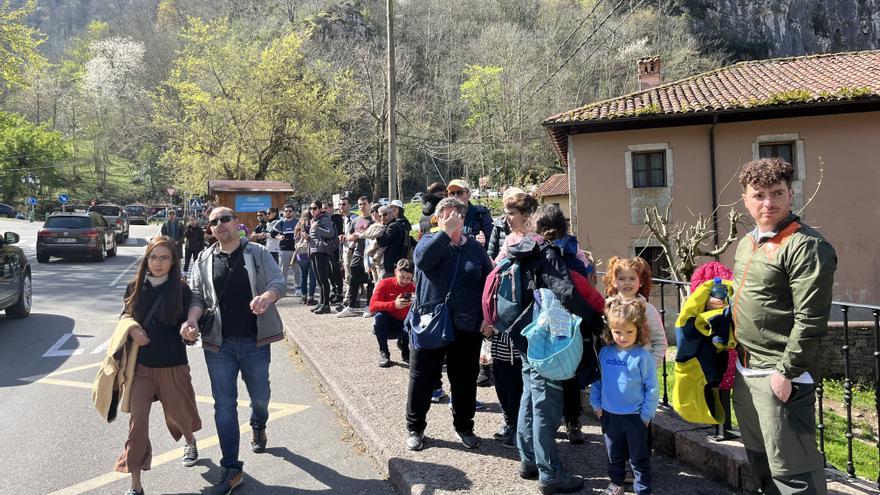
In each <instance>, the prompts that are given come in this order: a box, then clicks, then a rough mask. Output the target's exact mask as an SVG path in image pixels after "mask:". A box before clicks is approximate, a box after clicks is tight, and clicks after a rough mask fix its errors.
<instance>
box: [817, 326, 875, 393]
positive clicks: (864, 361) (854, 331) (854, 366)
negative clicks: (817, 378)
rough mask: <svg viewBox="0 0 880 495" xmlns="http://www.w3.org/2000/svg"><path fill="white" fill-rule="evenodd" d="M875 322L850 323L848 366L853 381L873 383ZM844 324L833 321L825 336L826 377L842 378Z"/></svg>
mask: <svg viewBox="0 0 880 495" xmlns="http://www.w3.org/2000/svg"><path fill="white" fill-rule="evenodd" d="M874 332H875V330H874V322H873V321H856V322H850V324H849V349H850V350H849V357H850V360H849V367H850V368H849V369H850V374H851V376H852V379H853V380H856V381H861V382H871V381H873V380H874V378H875V368H874V366H875V359H874V351H875V348H874ZM842 347H843V323H842V322H838V321H833V322H831V323H829V325H828V334H827V335H825V337H824V338H823V339H822V344H821V349H822V362H823V369H824V370H825V376H826V377H837V378H842V377H843V365H844V362H843V350H842Z"/></svg>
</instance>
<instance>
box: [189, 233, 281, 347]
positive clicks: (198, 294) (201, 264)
mask: <svg viewBox="0 0 880 495" xmlns="http://www.w3.org/2000/svg"><path fill="white" fill-rule="evenodd" d="M241 245H242V246H243V247H242V249H244V253H243V255H244V266H245V269H246V270H247V273H248V278H249V279H250V283H251V292H252V293H253V294H254V296H256V295H259V294H262V293H263V292H265V291H267V290H272V291H274V292H276V293H277V294H278V298H279V299H280V298H281V297H284V293H285V292H286V291H287V284H285V283H284V276H283V275H282V274H281V268H280V267H279V266H278V262H277V261H275V260H274V259H273V258H272V255H271V254H270V253H269V251H267V250H266V248H265V247H264V246H261V245H259V244H256V243H253V242H248V240H247V239H241ZM219 250H220V243H219V242H218V243H215V244H213V245H212V246H211V247H209V248H208V249H204V250H202V252H201V253H199V258H198V260H197V261H196V269H195V270H193V272H192V275H191V277H190V287H191V288H192V302H191V303H190V308H194V307H199V308H202V310H204V308H206V307H213V308H214V309H215V318H214V326H213V328H201V329H199V330H200V331H201V333H202V344H203V345H204V347H205V349H209V350H213V351H217V350H218V349H220V345H221V344H222V343H223V332H222V328H223V323H222V321H223V315H221V314H220V309H219V308H218V307H217V306H216V305H217V302H216V301H217V292H216V288H215V287H214V254H216V253H217V252H218V251H219ZM241 311H250V308H247V307H244V308H241ZM283 338H284V329H283V327H282V324H281V315H279V314H278V308H276V307H275V305H274V304H270V305H269V307H268V308H267V309H266V312H265V313H263V314H261V315H258V316H257V345H258V346H259V345H264V344H270V343H272V342H275V341H278V340H281V339H283Z"/></svg>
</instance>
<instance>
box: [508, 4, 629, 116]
mask: <svg viewBox="0 0 880 495" xmlns="http://www.w3.org/2000/svg"><path fill="white" fill-rule="evenodd" d="M625 1H626V0H620V2H618V3H617V5H615V6H614V7H613V8H612V9H611V12H609V13H608V15H606V16H605V18H604V19H602V22H600V23H599V25H598V26H596V28H595V29H593V32H591V33H590V35H589V36H587V38H586V39H585V40H584V41H582V42H581V44H580V45H578V46H577V47H576V48H575V49H574V50H573V51H572V52H571V53H570V54H569V55H568V57H567V58H566V59H565V60H563V61H562V64H560V65H559V67H557V68H556V70H554V71H553V72H552V73H550V75H549V76H547V78H546V79H544V82H542V83H541V85H540V86H538V89H536V90H535V91H533V92H532V93H531V94H530V95H529V96H528V98H526V99H525V100H522V101H520V103H519V109H522V107H523V106H524V105H525V104H526V103H528V102H529V101H530V100H531V99H532V98H534V97H535V95H536V94H538V92H540V91H541V90H542V89H544V86H546V85H547V83H549V82H550V80H551V79H553V76H555V75H556V74H558V73H559V71H560V70H562V68H563V67H565V65H566V64H567V63H568V62H569V61H571V59H572V58H574V56H575V55H577V53H578V52H579V51H580V50H581V49H582V48H583V47H584V46H586V44H587V43H589V42H590V40H591V39H593V37H594V36H595V35H596V34H598V33H599V30H600V29H601V28H602V26H604V25H605V23H606V22H608V19H610V18H611V16H613V15H614V13H615V12H617V8H618V7H620V6H621V5H622V4H623V3H624V2H625ZM643 3H645V0H640V1H639V3H638V4H636V6H635V7H633V8H632V9H630V11H629V14H627V15H626V17H624V18H623V20H622V21H620V23H619V24H618V25H617V27H615V28H614V29H613V30H612V32H611V34H609V35H608V36H606V37H605V39H604V40H602V41H601V42H600V43H599V44H598V45H596V48H594V49H593V51H592V52H590V53H589V54H588V55H587V58H586V59H585V60H589V58H590V57H592V56H593V54H595V53H596V51H597V50H598V49H599V47H601V46H602V45H604V44H605V42H606V41H607V40H608V39H609V38H610V37H611V36H612V35H614V34H616V33H617V30H618V29H620V26H622V25H623V23H624V22H626V21H627V20H628V19H629V18H630V16H632V15H633V13H634V12H635V11H636V10H637V9H638V8H639V7H641V6H642V4H643Z"/></svg>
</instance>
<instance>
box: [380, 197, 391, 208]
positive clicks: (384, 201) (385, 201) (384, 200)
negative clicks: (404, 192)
mask: <svg viewBox="0 0 880 495" xmlns="http://www.w3.org/2000/svg"><path fill="white" fill-rule="evenodd" d="M389 204H391V200H390V199H388V198H379V206H388V205H389Z"/></svg>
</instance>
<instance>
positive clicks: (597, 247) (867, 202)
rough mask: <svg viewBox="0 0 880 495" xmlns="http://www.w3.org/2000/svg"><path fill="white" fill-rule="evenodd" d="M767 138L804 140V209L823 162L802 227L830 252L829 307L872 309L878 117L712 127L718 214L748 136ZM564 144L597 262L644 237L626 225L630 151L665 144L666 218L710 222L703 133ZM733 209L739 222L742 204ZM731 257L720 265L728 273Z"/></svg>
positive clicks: (588, 138) (878, 260)
mask: <svg viewBox="0 0 880 495" xmlns="http://www.w3.org/2000/svg"><path fill="white" fill-rule="evenodd" d="M770 134H774V135H775V134H797V135H799V137H800V139H801V140H803V144H804V158H805V173H806V180H805V183H804V200H806V199H807V198H809V197H810V196H811V195H812V193H813V191H815V189H816V183H817V181H818V177H819V170H818V166H819V157H821V160H822V161H823V162H824V179H823V181H822V186H821V188H820V190H819V192H818V195H817V196H816V198H815V199H814V200H813V202H812V203H811V204H810V205H809V207H808V208H807V210H806V211H805V212H804V215H803V217H804V220H805V222H806V223H808V224H810V225H811V226H813V227H816V228H818V229H819V230H820V231H821V232H822V233H823V235H825V237H826V238H827V239H828V240H829V241H830V242H831V244H832V245H834V247H835V249H836V250H837V254H838V258H839V264H838V271H837V275H836V278H835V293H834V297H835V299H838V300H844V301H850V302H857V303H866V304H880V199H878V189H880V152H878V150H877V148H875V147H874V146H875V145H876V144H878V143H880V112H866V113H852V114H842V115H830V116H817V117H799V118H787V119H773V120H762V121H752V122H742V123H731V124H719V125H718V126H717V127H716V129H715V145H716V170H717V182H718V184H717V186H718V190H719V192H720V193H719V196H720V199H719V202H720V203H721V204H722V205H724V204H729V203H733V202H735V201H737V200H739V198H740V194H741V192H742V190H741V187H740V186H739V183H738V181H737V180H736V175H737V170H738V168H739V166H740V164H742V163H745V162H747V161H749V160H751V159H752V145H753V143H754V142H755V141H756V139H757V136H760V135H770ZM571 139H573V146H574V150H573V151H574V156H573V158H574V160H573V162H574V163H575V166H576V167H577V172H576V182H577V183H576V193H577V198H578V202H577V215H578V235H579V237H580V239H581V241H582V242H583V243H584V244H585V248H587V249H590V250H592V252H593V255H594V256H595V257H596V258H597V259H607V258H609V257H611V256H614V255H619V256H631V255H632V246H633V245H634V244H635V240H636V239H639V238H643V239H647V236H648V234H647V230H646V229H645V227H644V225H641V224H639V225H632V224H631V222H630V191H629V190H628V189H627V188H626V167H625V155H626V151H627V147H628V146H630V145H637V144H649V143H668V145H669V146H670V147H671V148H672V156H673V161H672V163H673V171H674V186H673V187H672V189H671V192H672V197H673V202H672V212H673V218H675V219H676V220H682V221H691V220H692V218H693V217H692V216H691V213H690V212H689V210H691V211H693V212H695V213H696V212H702V213H704V214H705V215H709V214H710V213H711V204H712V203H711V201H712V198H711V188H710V171H709V126H688V127H673V128H665V129H643V130H631V131H618V132H607V133H594V134H579V135H575V136H571ZM728 181H729V182H730V183H729V185H727V187H726V189H725V190H724V191H723V192H722V191H721V190H722V188H724V187H725V184H727V183H728ZM736 207H737V208H738V209H739V210H740V211H742V212H744V213H745V209H744V208H743V206H742V204H741V203H738V204H737V206H736ZM726 212H727V209H726V208H724V207H723V206H722V208H721V209H720V212H719V217H720V222H721V225H722V233H721V234H722V238H723V237H724V236H726V234H727V231H726V228H724V223H725V218H726ZM746 218H747V219H748V217H746ZM749 228H750V227H741V229H740V230H741V231H743V230H747V229H749ZM742 234H744V232H740V236H742ZM732 251H733V248H731V249H730V250H729V251H728V253H725V256H723V257H722V260H721V261H722V262H724V263H726V264H730V263H731V258H732ZM601 269H602V268H601V267H600V270H601Z"/></svg>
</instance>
